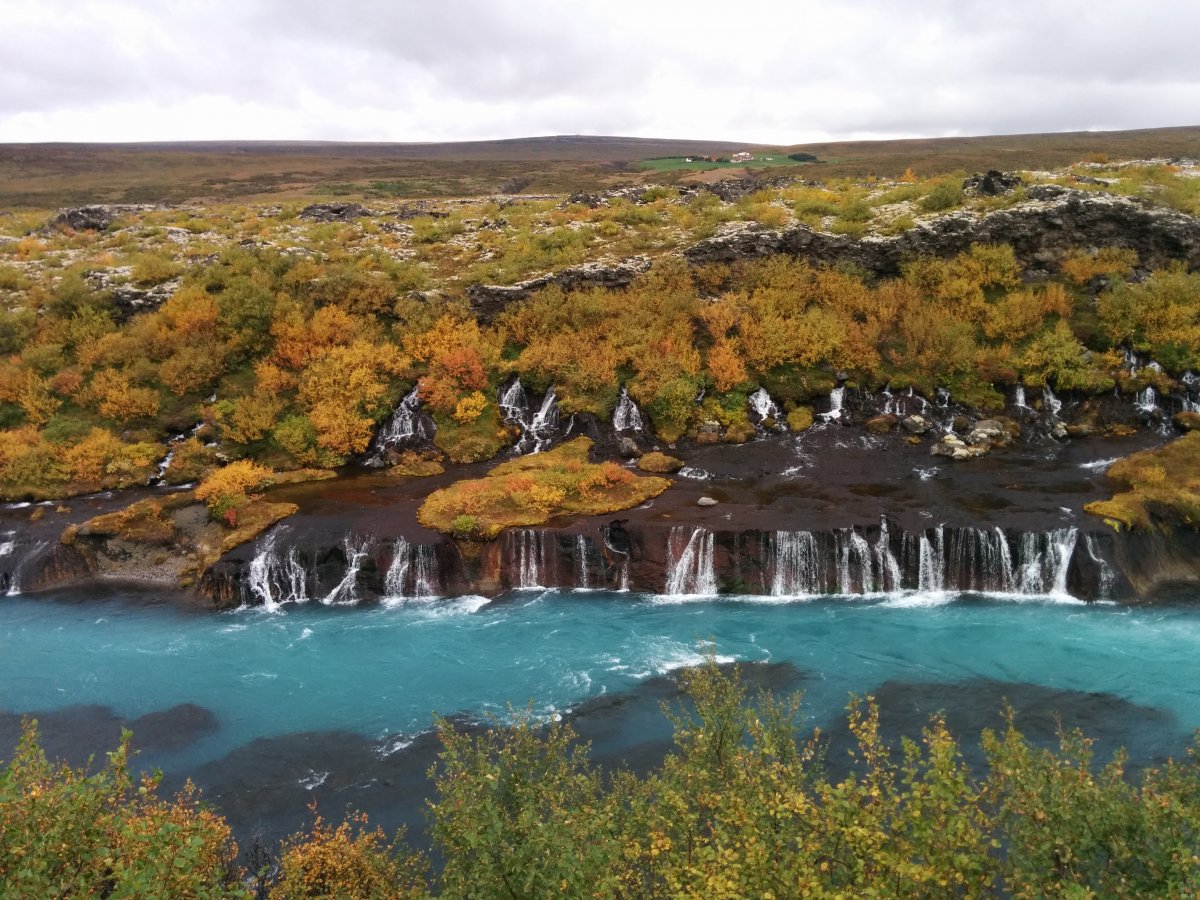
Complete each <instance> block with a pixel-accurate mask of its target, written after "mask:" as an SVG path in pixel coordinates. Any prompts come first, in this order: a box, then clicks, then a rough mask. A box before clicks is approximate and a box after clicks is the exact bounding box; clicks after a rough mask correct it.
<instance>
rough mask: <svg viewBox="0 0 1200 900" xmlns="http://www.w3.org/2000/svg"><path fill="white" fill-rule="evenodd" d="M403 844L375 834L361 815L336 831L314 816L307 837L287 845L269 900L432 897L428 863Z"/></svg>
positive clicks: (299, 836)
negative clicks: (426, 878)
mask: <svg viewBox="0 0 1200 900" xmlns="http://www.w3.org/2000/svg"><path fill="white" fill-rule="evenodd" d="M314 815H315V810H314ZM401 838H402V834H397V835H396V836H395V837H394V838H391V839H389V838H388V837H387V836H386V835H385V834H384V833H383V830H382V829H380V828H370V827H369V826H368V824H367V820H366V817H365V816H363V815H361V814H352V815H351V816H350V817H349V818H347V819H345V820H343V821H342V822H341V823H340V824H338V825H337V826H336V827H335V826H333V825H332V824H330V823H328V822H326V821H325V820H324V819H323V818H321V816H320V815H315V818H314V821H313V824H312V827H311V828H310V829H309V830H308V831H301V832H298V833H296V834H294V835H292V836H291V837H290V838H288V839H287V840H286V841H284V843H283V846H282V848H281V852H280V857H279V874H278V876H277V878H276V879H275V880H274V881H273V882H272V883H271V885H270V890H269V893H268V897H270V898H271V900H298V898H302V897H347V898H349V897H354V898H362V900H403V898H418V897H428V896H429V889H428V885H427V884H426V881H425V875H424V868H425V867H424V865H423V861H422V860H421V858H420V857H419V856H416V855H414V854H410V853H407V852H406V851H405V850H404V848H403V846H402V845H401V843H400V841H401Z"/></svg>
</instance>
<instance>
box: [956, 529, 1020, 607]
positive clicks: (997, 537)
mask: <svg viewBox="0 0 1200 900" xmlns="http://www.w3.org/2000/svg"><path fill="white" fill-rule="evenodd" d="M945 548H946V549H945V564H946V566H947V570H948V571H949V573H951V575H952V577H953V579H954V586H955V587H956V588H957V589H958V590H973V591H991V592H993V593H1001V594H1007V593H1012V591H1013V589H1014V587H1015V585H1016V576H1015V570H1014V568H1013V559H1012V550H1011V548H1010V547H1009V545H1008V538H1007V537H1006V536H1005V534H1004V532H1003V530H1001V529H999V528H990V529H983V528H956V529H953V530H952V531H951V532H950V534H949V536H948V537H945ZM943 583H944V580H943Z"/></svg>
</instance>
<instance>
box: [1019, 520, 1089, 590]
mask: <svg viewBox="0 0 1200 900" xmlns="http://www.w3.org/2000/svg"><path fill="white" fill-rule="evenodd" d="M1078 537H1079V530H1078V529H1077V528H1074V527H1071V528H1056V529H1055V530H1054V531H1049V532H1042V533H1038V532H1026V533H1024V534H1022V535H1021V541H1020V545H1019V549H1018V554H1019V564H1018V567H1017V584H1016V589H1017V592H1018V593H1021V594H1066V592H1067V573H1068V571H1069V569H1070V565H1071V556H1072V555H1073V554H1074V552H1075V542H1076V540H1078Z"/></svg>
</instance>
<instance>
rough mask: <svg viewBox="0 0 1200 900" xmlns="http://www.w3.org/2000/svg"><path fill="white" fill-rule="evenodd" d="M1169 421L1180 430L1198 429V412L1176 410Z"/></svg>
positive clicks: (1199, 429) (1199, 414) (1199, 425)
mask: <svg viewBox="0 0 1200 900" xmlns="http://www.w3.org/2000/svg"><path fill="white" fill-rule="evenodd" d="M1171 421H1172V422H1174V423H1175V427H1176V428H1178V429H1179V430H1180V431H1200V412H1192V411H1190V410H1188V411H1186V412H1177V413H1175V415H1174V416H1172V418H1171Z"/></svg>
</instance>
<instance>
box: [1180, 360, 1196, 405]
mask: <svg viewBox="0 0 1200 900" xmlns="http://www.w3.org/2000/svg"><path fill="white" fill-rule="evenodd" d="M1179 380H1180V382H1181V383H1182V384H1183V411H1184V412H1200V375H1197V374H1196V373H1195V372H1193V371H1192V370H1191V369H1188V370H1187V371H1186V372H1184V373H1183V375H1181V376H1180V378H1179ZM1193 394H1194V395H1196V399H1195V400H1193V399H1192V395H1193Z"/></svg>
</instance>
